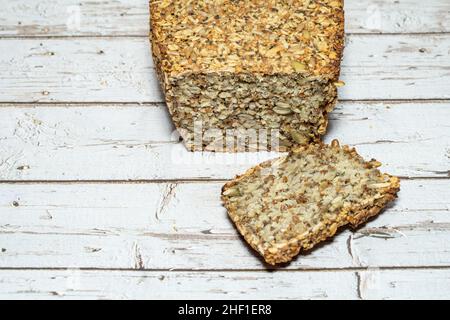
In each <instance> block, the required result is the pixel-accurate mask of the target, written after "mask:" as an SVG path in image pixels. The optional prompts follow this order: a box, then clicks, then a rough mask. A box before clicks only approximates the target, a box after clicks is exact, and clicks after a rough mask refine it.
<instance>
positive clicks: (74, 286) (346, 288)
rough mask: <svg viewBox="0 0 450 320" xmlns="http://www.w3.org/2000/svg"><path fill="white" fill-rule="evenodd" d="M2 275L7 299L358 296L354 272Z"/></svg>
mask: <svg viewBox="0 0 450 320" xmlns="http://www.w3.org/2000/svg"><path fill="white" fill-rule="evenodd" d="M0 279H1V280H0V281H1V282H0V298H1V299H186V300H193V299H200V300H204V299H205V297H207V298H208V299H213V300H215V299H224V300H230V299H248V298H249V297H251V299H255V300H259V299H356V298H357V294H356V292H357V290H356V285H357V279H356V276H355V273H354V272H301V273H300V272H297V273H295V274H294V275H293V274H291V273H287V272H275V273H273V272H272V273H266V272H226V271H222V272H175V271H172V272H159V271H158V272H145V271H80V270H67V271H29V270H23V271H19V270H15V271H14V270H3V271H0ZM305 284H308V285H305ZM170 311H173V310H170Z"/></svg>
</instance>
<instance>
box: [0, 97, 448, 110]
mask: <svg viewBox="0 0 450 320" xmlns="http://www.w3.org/2000/svg"><path fill="white" fill-rule="evenodd" d="M338 103H346V104H358V103H360V104H367V105H371V104H380V103H386V104H407V103H423V104H427V103H430V104H431V103H443V104H445V103H450V99H448V98H442V99H437V98H430V99H339V101H338ZM30 106H32V107H46V106H52V107H55V108H70V107H75V106H76V107H83V106H84V107H86V108H90V107H105V108H107V107H136V106H140V107H165V106H166V103H165V102H164V101H159V102H158V101H155V102H139V101H127V102H119V101H112V102H111V101H109V102H105V101H87V102H83V101H66V102H61V101H58V102H51V101H49V102H44V101H31V102H26V101H21V102H16V101H0V108H21V107H23V108H29V107H30Z"/></svg>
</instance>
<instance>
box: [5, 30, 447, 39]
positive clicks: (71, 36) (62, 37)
mask: <svg viewBox="0 0 450 320" xmlns="http://www.w3.org/2000/svg"><path fill="white" fill-rule="evenodd" d="M345 35H346V36H352V37H353V36H371V37H377V36H393V37H396V36H406V37H407V36H439V35H450V32H448V31H443V32H433V31H432V32H426V31H425V32H407V33H401V32H376V33H374V32H361V33H358V32H346V33H345ZM149 37H150V33H149V34H148V35H143V34H117V35H110V36H108V35H62V36H56V35H52V36H47V35H32V36H27V35H23V36H18V35H10V36H8V35H5V36H0V40H34V39H37V40H40V39H42V40H74V39H75V40H76V39H133V38H134V39H136V38H149Z"/></svg>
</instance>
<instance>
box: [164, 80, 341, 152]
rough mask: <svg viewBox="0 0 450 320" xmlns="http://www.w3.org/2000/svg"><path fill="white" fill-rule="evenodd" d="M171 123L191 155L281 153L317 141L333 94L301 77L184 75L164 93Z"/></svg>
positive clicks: (327, 85) (329, 84)
mask: <svg viewBox="0 0 450 320" xmlns="http://www.w3.org/2000/svg"><path fill="white" fill-rule="evenodd" d="M166 96H167V100H168V105H169V108H170V110H171V114H172V118H173V121H174V123H175V125H176V127H177V128H180V130H179V131H180V133H181V135H182V137H183V139H184V141H185V142H186V144H187V145H188V147H189V149H191V150H192V151H201V150H207V151H220V152H222V151H225V152H236V151H260V150H268V151H286V150H288V149H290V148H292V147H293V146H295V145H300V144H306V143H309V142H311V141H317V140H318V139H319V138H320V136H321V135H323V134H324V133H325V131H326V127H327V123H328V121H327V113H328V112H329V111H330V110H331V109H332V108H333V106H334V104H335V101H336V98H337V91H336V87H335V85H334V82H333V81H331V80H330V79H323V78H319V77H305V76H304V75H302V74H277V75H270V76H268V75H254V74H234V73H210V74H189V75H185V76H182V77H179V78H177V79H176V80H174V81H173V83H172V85H171V89H170V90H169V91H168V93H167V95H166Z"/></svg>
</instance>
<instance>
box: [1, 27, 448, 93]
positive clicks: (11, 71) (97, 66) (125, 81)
mask: <svg viewBox="0 0 450 320" xmlns="http://www.w3.org/2000/svg"><path fill="white" fill-rule="evenodd" d="M449 49H450V35H448V34H443V35H397V36H394V35H380V36H377V37H373V36H368V35H351V36H349V37H348V38H347V49H346V53H345V58H344V61H343V65H342V78H343V80H344V81H345V82H346V83H347V86H346V87H344V88H343V89H342V90H341V92H340V97H341V99H344V100H355V99H356V100H366V99H436V98H437V99H444V98H447V99H448V98H450V90H448V89H449V87H448V83H449V82H450V73H449V72H448V70H449V68H450V60H449V59H448V58H447V57H448V51H449ZM0 72H1V74H2V77H1V78H0V101H3V102H161V101H163V98H162V94H161V92H160V88H159V85H158V83H157V80H156V75H155V72H154V69H153V62H152V59H151V55H150V48H149V43H148V40H147V39H145V38H95V39H93V38H90V39H71V40H68V39H27V40H17V39H3V40H1V41H0ZM436 79H439V81H436Z"/></svg>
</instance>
